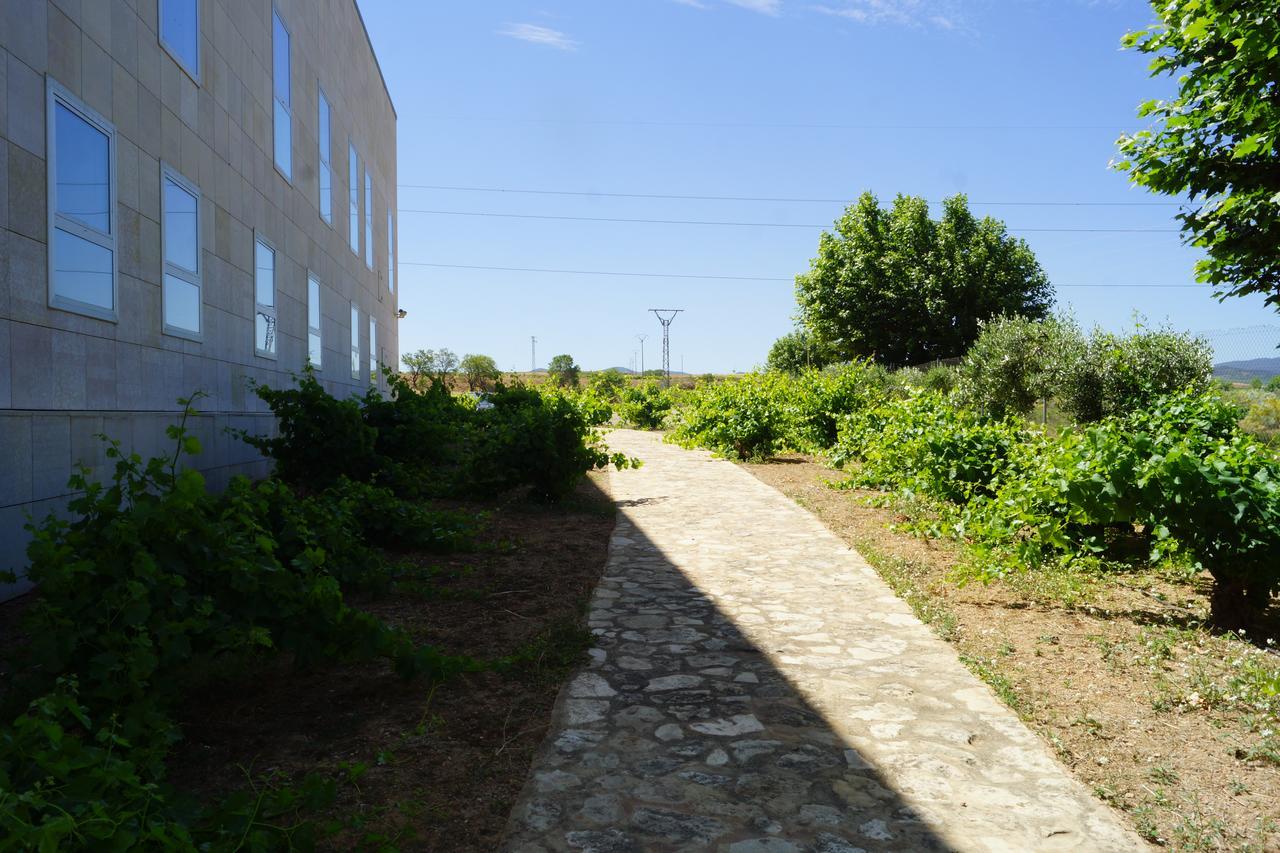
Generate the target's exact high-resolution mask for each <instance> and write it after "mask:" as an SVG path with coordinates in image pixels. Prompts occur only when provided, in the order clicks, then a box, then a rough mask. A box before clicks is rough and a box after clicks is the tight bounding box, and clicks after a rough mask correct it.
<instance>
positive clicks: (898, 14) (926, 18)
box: [811, 0, 963, 30]
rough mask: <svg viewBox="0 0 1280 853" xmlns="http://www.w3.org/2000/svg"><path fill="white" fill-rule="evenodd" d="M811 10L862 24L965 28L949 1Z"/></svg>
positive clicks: (845, 2)
mask: <svg viewBox="0 0 1280 853" xmlns="http://www.w3.org/2000/svg"><path fill="white" fill-rule="evenodd" d="M811 8H812V9H813V11H815V12H819V13H821V14H823V15H832V16H834V17H838V18H844V19H845V20H849V21H854V22H856V23H859V24H895V25H897V26H904V27H936V28H938V29H942V30H956V29H961V28H962V26H963V22H962V19H961V18H960V16H959V14H958V13H957V12H956V10H955V9H954V4H953V3H952V2H950V0H840V2H839V5H834V6H832V5H821V6H813V7H811Z"/></svg>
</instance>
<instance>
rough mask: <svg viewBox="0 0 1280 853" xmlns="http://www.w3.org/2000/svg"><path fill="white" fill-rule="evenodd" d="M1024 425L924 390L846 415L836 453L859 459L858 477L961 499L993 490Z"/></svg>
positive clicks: (883, 486)
mask: <svg viewBox="0 0 1280 853" xmlns="http://www.w3.org/2000/svg"><path fill="white" fill-rule="evenodd" d="M1028 437H1029V434H1028V432H1027V430H1026V429H1024V428H1023V427H1021V426H1020V425H1019V424H1017V423H1016V422H1014V421H1011V420H995V419H990V418H985V417H982V416H980V415H978V414H976V413H974V412H972V411H971V410H968V409H963V408H958V407H956V406H954V405H953V404H952V403H951V402H950V401H949V400H947V398H945V397H943V396H942V395H940V394H935V393H932V392H920V393H916V394H913V395H910V396H907V397H905V398H899V399H892V400H889V401H887V402H885V403H883V404H882V405H881V406H879V407H876V408H873V409H869V410H865V411H863V412H860V413H855V414H853V415H850V416H849V417H847V418H846V419H845V420H844V421H843V423H842V425H841V430H840V436H839V442H838V444H837V446H836V450H835V452H834V454H833V458H834V460H835V461H837V462H838V463H839V464H845V463H847V462H848V461H849V460H854V459H856V460H859V461H860V463H861V464H860V465H859V466H858V468H857V470H856V471H855V473H854V474H853V477H852V480H853V482H856V483H858V484H859V485H864V486H873V487H875V488H881V489H903V490H907V491H911V492H918V493H921V494H925V495H929V496H930V497H934V498H939V499H942V500H948V501H953V502H957V503H963V502H965V501H967V500H969V499H970V498H971V497H972V496H974V495H976V494H991V493H992V492H993V491H994V489H995V488H996V486H997V484H998V482H999V479H1000V477H1001V475H1002V474H1003V472H1004V471H1005V469H1006V468H1007V466H1008V463H1009V459H1010V458H1011V456H1012V455H1013V454H1014V453H1015V451H1016V448H1017V447H1018V445H1019V444H1021V443H1023V442H1025V441H1027V439H1028Z"/></svg>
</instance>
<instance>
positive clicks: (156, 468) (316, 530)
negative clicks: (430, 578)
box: [0, 401, 480, 849]
mask: <svg viewBox="0 0 1280 853" xmlns="http://www.w3.org/2000/svg"><path fill="white" fill-rule="evenodd" d="M184 403H185V405H186V413H185V414H184V417H183V420H182V421H181V422H180V423H179V424H177V425H175V426H173V427H170V429H169V435H170V437H171V438H172V439H173V440H174V442H175V445H176V448H177V449H176V451H175V453H174V455H173V456H172V457H170V458H166V459H159V458H156V459H151V460H148V461H147V462H145V463H144V462H143V461H142V459H141V458H139V457H138V456H137V455H125V454H124V453H123V452H122V451H121V450H120V446H119V444H118V443H114V442H113V443H109V444H108V447H107V451H106V453H107V457H108V458H109V459H110V460H112V461H113V462H114V466H115V468H114V473H113V477H112V479H111V482H110V483H109V484H103V483H98V482H92V481H90V480H89V479H88V477H87V474H86V472H85V471H78V472H77V473H76V474H75V475H74V476H73V478H72V480H71V482H70V484H69V488H70V490H72V491H74V492H77V493H79V494H78V496H77V497H75V498H73V499H72V500H71V501H70V504H69V509H70V510H71V513H72V514H73V515H74V516H75V518H74V520H66V519H62V518H58V517H56V516H51V517H49V518H48V519H46V520H45V521H43V522H41V523H39V524H37V523H34V522H33V523H31V524H30V525H28V529H30V530H31V532H32V534H33V538H32V542H31V545H30V547H29V548H28V557H29V560H30V569H29V573H28V574H29V577H30V578H31V580H33V581H34V582H35V583H36V584H37V585H38V586H39V589H40V595H39V596H38V597H37V598H36V599H35V601H34V603H33V604H32V606H31V607H30V608H29V609H28V610H27V612H26V613H25V614H24V623H25V624H24V629H25V634H26V636H27V637H28V638H29V642H28V643H27V644H26V645H25V646H23V647H21V648H20V649H19V650H18V652H17V653H16V656H17V658H18V662H19V666H18V667H17V671H19V672H21V673H22V675H21V677H19V678H15V679H13V680H12V682H11V683H10V684H9V685H8V687H7V689H6V691H5V694H4V701H5V705H6V707H7V710H8V711H10V712H12V713H13V716H8V719H12V720H13V722H12V723H11V724H10V725H7V726H0V829H2V830H3V834H4V838H3V839H0V847H6V848H7V847H8V846H9V845H10V844H12V846H14V847H16V848H19V849H31V848H39V849H54V848H56V847H57V846H59V845H60V844H61V845H65V846H70V847H76V848H91V849H125V848H131V847H134V846H147V847H151V846H154V847H160V848H168V847H180V848H196V847H208V846H210V845H212V846H218V845H219V844H221V843H224V842H225V843H226V844H227V846H235V844H236V842H239V843H240V845H241V846H243V845H244V844H245V843H247V840H248V839H253V844H254V845H255V846H256V847H257V848H259V849H261V848H263V847H265V846H266V845H268V843H269V841H268V839H272V838H274V839H276V840H277V841H280V837H281V836H283V837H284V838H285V839H286V840H288V841H289V843H292V842H293V841H297V842H299V843H304V842H305V841H306V839H305V837H304V836H305V834H306V832H307V831H308V830H305V829H304V828H302V827H300V826H279V825H273V824H272V822H271V820H270V819H269V816H270V815H274V814H277V812H276V811H274V810H275V809H276V808H277V807H278V808H280V809H281V810H282V811H281V812H279V813H283V812H284V811H287V810H288V809H289V808H290V807H291V805H290V804H292V805H293V807H296V805H297V804H298V802H299V800H298V797H299V795H298V794H297V793H296V792H295V791H294V790H293V789H287V790H281V791H279V792H278V796H277V794H276V793H271V794H270V795H269V794H268V793H267V792H263V794H262V795H261V796H260V797H257V798H254V799H253V800H252V801H250V800H249V799H247V798H242V802H241V804H240V805H236V802H234V801H229V802H228V803H227V804H224V805H223V806H222V807H221V808H219V809H216V810H213V811H209V812H206V813H204V814H203V815H200V814H193V813H192V811H191V810H189V809H185V808H178V807H177V806H175V805H174V804H172V803H169V802H167V801H166V799H165V795H164V792H163V789H162V787H161V781H162V779H163V774H164V758H165V755H166V753H167V752H168V750H169V749H170V747H171V746H172V745H173V743H175V742H176V741H177V740H178V738H179V736H180V733H179V731H178V727H177V725H176V724H175V723H174V722H173V720H172V719H171V717H170V710H171V708H172V707H173V705H174V704H175V703H176V702H177V700H178V699H179V698H180V697H181V696H182V695H184V693H186V692H187V690H188V688H190V687H192V686H194V685H195V684H197V683H198V682H199V681H200V680H201V679H202V678H205V677H207V673H209V672H210V671H212V669H213V668H214V665H215V663H216V662H218V661H221V660H225V659H228V658H230V659H241V658H252V657H255V656H259V655H263V654H268V653H274V652H287V653H289V654H290V655H291V656H292V657H293V659H294V660H295V661H296V662H297V664H299V665H302V666H306V665H309V664H313V663H315V662H317V661H322V660H338V659H367V658H372V657H383V658H387V659H389V660H390V661H392V662H393V663H394V665H395V667H396V669H397V671H398V672H399V673H400V674H401V675H404V676H406V677H409V676H418V675H429V676H431V677H433V678H445V677H448V676H449V675H451V674H453V673H456V672H459V671H463V670H476V669H478V668H480V665H479V664H478V663H477V662H475V661H471V660H469V659H466V658H453V657H447V656H444V655H442V654H440V653H439V652H438V651H437V650H435V649H433V648H431V647H415V646H414V644H413V643H412V641H411V640H410V638H409V636H408V635H407V634H405V633H404V632H402V631H399V630H395V629H392V628H390V627H388V626H386V625H385V624H383V623H382V622H381V621H380V620H378V619H376V618H375V617H373V616H371V615H369V614H367V613H363V612H361V611H358V610H355V609H353V608H351V607H350V606H349V605H348V604H347V603H346V601H345V600H344V595H343V585H344V582H346V581H348V580H353V581H364V580H367V579H368V578H369V577H370V576H371V575H372V574H374V573H376V572H377V570H378V568H379V567H382V568H383V570H384V571H385V570H386V567H385V565H383V564H381V562H380V561H379V560H378V559H377V555H376V553H374V552H373V550H372V549H370V548H369V547H368V546H367V544H365V542H364V540H363V538H362V533H363V531H365V530H373V531H375V532H378V531H382V532H383V533H384V535H386V536H391V535H393V534H394V535H396V536H401V537H413V541H412V544H414V545H415V546H428V545H430V546H437V547H439V548H442V549H447V548H451V547H454V546H456V545H458V544H460V543H462V542H464V541H466V539H467V537H468V536H469V535H470V532H471V526H470V524H469V522H464V521H463V520H461V519H459V518H457V517H452V516H448V515H445V514H433V513H426V512H423V511H419V510H418V509H417V508H416V507H414V506H411V505H405V504H403V503H402V502H399V501H397V500H396V499H395V498H394V497H392V496H391V495H390V493H389V492H385V490H379V489H372V487H364V488H363V489H360V490H358V491H352V490H353V489H356V488H357V487H354V486H352V485H351V484H350V483H349V481H345V480H340V481H339V482H338V484H337V485H336V486H335V490H334V491H332V492H326V493H321V494H320V495H312V496H309V497H299V496H298V495H296V494H294V493H293V492H292V491H291V490H289V489H288V488H287V487H285V486H284V485H282V484H281V483H280V482H279V481H276V480H268V481H265V482H263V483H260V484H253V483H250V482H249V481H248V480H246V479H244V478H236V479H234V480H233V481H232V482H231V484H230V486H229V487H228V489H227V490H226V492H224V493H223V494H221V495H214V494H212V493H210V492H209V491H207V490H206V488H205V483H204V480H203V478H202V477H201V475H200V474H199V473H198V472H196V471H194V470H179V469H178V460H179V459H180V458H181V455H182V454H184V453H185V454H196V453H199V450H200V447H199V442H198V441H196V440H195V439H194V438H193V437H192V436H190V435H188V434H187V432H186V427H185V424H186V417H187V416H188V415H190V414H191V413H192V412H193V411H194V410H193V409H192V408H191V405H190V401H184ZM320 405H321V406H322V407H324V408H325V410H328V409H329V407H328V406H327V404H325V403H323V402H322V403H321V404H320ZM293 458H298V457H296V456H295V457H293ZM406 506H408V509H406ZM357 509H358V510H359V511H360V512H362V513H363V514H364V515H363V517H361V516H360V512H356V510H357ZM313 525H314V526H313ZM378 525H383V527H382V528H379V527H378ZM348 559H351V560H353V564H347V563H346V560H348ZM24 706H25V711H20V710H19V709H21V708H23V707H24ZM320 787H322V788H323V787H325V786H324V782H323V780H320ZM328 787H329V789H330V791H331V788H332V785H331V783H330V784H329V786H328ZM282 843H283V842H282ZM286 846H287V845H286Z"/></svg>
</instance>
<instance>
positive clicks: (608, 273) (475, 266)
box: [399, 261, 1205, 288]
mask: <svg viewBox="0 0 1280 853" xmlns="http://www.w3.org/2000/svg"><path fill="white" fill-rule="evenodd" d="M399 263H400V266H402V267H403V266H409V267H432V268H434V269H450V270H483V271H487V272H521V273H552V274H555V275H596V276H620V277H623V278H678V279H699V280H706V281H764V282H792V281H794V280H795V279H794V278H779V277H773V276H757V275H697V274H693V273H661V272H619V271H616V270H571V269H549V268H546V267H493V266H481V265H479V264H436V263H427V262H425V261H400V262H399ZM1054 286H1055V287H1072V288H1075V287H1143V288H1203V287H1205V285H1203V284H1128V283H1123V282H1119V283H1115V284H1057V285H1054Z"/></svg>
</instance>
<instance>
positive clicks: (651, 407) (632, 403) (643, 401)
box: [618, 379, 672, 429]
mask: <svg viewBox="0 0 1280 853" xmlns="http://www.w3.org/2000/svg"><path fill="white" fill-rule="evenodd" d="M671 407H672V395H671V393H670V392H669V391H667V390H664V389H663V387H662V386H661V385H659V384H658V381H657V380H656V379H646V380H644V381H643V382H641V383H640V384H639V385H636V386H634V387H631V388H626V389H624V390H623V391H622V394H621V396H620V397H619V399H618V416H619V417H620V418H622V422H623V423H625V424H629V425H630V426H633V427H636V428H637V429H661V428H662V424H663V422H664V421H666V419H667V414H668V413H669V412H670V411H671Z"/></svg>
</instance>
